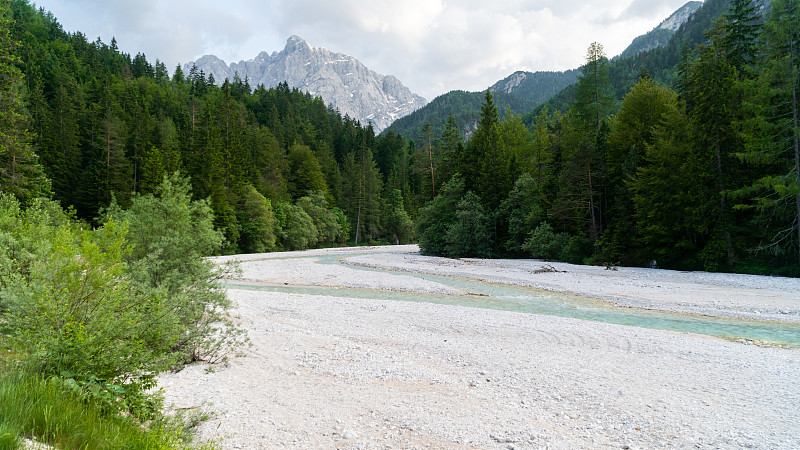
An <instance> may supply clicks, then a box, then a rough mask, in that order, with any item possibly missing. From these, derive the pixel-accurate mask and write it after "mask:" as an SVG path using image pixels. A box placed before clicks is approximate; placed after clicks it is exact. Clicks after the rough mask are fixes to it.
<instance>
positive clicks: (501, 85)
mask: <svg viewBox="0 0 800 450" xmlns="http://www.w3.org/2000/svg"><path fill="white" fill-rule="evenodd" d="M577 76H578V71H577V70H567V71H566V72H523V71H517V72H514V73H513V74H511V75H509V76H508V77H506V78H504V79H502V80H500V81H498V82H497V83H495V84H494V85H492V86H491V87H489V90H490V91H491V92H492V95H493V96H494V103H495V105H496V106H497V109H498V111H499V112H500V115H501V117H504V116H505V113H506V110H507V109H510V110H511V112H512V113H513V114H525V113H527V112H528V111H530V110H531V109H533V108H535V107H536V106H537V105H539V104H540V103H542V102H544V101H547V100H548V99H549V98H550V97H552V96H553V95H555V94H557V93H559V92H560V91H561V90H562V89H564V88H565V87H567V86H569V85H571V84H573V83H575V80H576V79H577ZM484 95H485V91H483V92H466V91H458V90H457V91H450V92H448V93H446V94H442V95H440V96H438V97H436V98H435V99H433V101H431V102H430V103H428V104H427V105H425V107H423V108H420V109H418V110H417V111H414V112H413V113H411V114H409V115H407V116H405V117H402V118H400V119H398V120H396V121H395V122H394V123H393V124H392V125H391V126H390V127H389V128H387V131H392V132H394V133H397V134H400V135H402V136H405V137H406V138H407V139H410V140H415V139H417V138H418V137H419V136H420V135H421V134H422V132H421V130H422V127H423V126H424V125H425V123H426V122H430V124H431V129H432V131H433V133H434V136H438V135H440V134H441V133H442V131H444V126H445V123H446V122H447V118H448V117H449V116H450V114H452V115H453V117H454V118H455V121H456V124H458V128H459V131H460V132H461V134H462V135H463V136H469V135H470V133H472V130H473V129H474V128H475V126H476V124H477V123H478V118H479V117H480V112H481V104H482V103H483V98H484Z"/></svg>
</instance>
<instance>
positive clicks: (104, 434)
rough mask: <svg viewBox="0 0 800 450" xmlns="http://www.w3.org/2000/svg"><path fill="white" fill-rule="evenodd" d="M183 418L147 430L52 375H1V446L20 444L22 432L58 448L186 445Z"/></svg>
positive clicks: (156, 449) (156, 448) (153, 448)
mask: <svg viewBox="0 0 800 450" xmlns="http://www.w3.org/2000/svg"><path fill="white" fill-rule="evenodd" d="M182 423H183V422H180V423H174V422H172V423H171V422H169V421H161V422H159V423H157V424H153V425H151V427H150V428H149V429H146V428H144V427H142V425H141V424H140V423H139V422H138V421H136V420H135V419H133V418H128V417H121V416H119V415H116V414H109V413H107V412H103V411H102V409H101V408H99V407H97V406H96V405H93V404H91V403H87V402H85V401H84V400H83V399H82V398H81V397H80V396H79V395H77V394H76V393H74V392H72V391H71V390H69V389H68V388H67V387H66V386H64V384H63V382H62V381H61V380H60V379H57V378H51V379H42V378H41V377H37V376H27V375H19V374H16V375H6V376H3V377H1V378H0V450H4V449H16V448H19V447H20V444H21V442H20V437H21V436H33V437H35V438H36V440H37V441H39V442H42V443H46V444H49V445H51V446H54V447H57V448H80V449H87V450H91V449H107V448H119V449H143V450H144V449H146V450H159V449H174V448H189V445H188V436H187V435H186V433H185V429H184V427H183V426H182Z"/></svg>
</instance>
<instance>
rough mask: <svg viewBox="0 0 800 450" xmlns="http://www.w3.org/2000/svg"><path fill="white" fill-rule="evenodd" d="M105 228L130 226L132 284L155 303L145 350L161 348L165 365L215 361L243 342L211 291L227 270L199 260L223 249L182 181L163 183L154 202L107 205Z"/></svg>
mask: <svg viewBox="0 0 800 450" xmlns="http://www.w3.org/2000/svg"><path fill="white" fill-rule="evenodd" d="M105 220H106V221H107V222H108V221H114V220H122V221H125V222H127V223H128V224H129V227H130V232H129V233H128V234H127V242H128V244H129V245H130V246H131V252H130V254H129V256H128V264H129V266H130V279H131V282H132V284H133V287H134V288H135V292H136V293H137V294H138V295H140V296H145V297H147V298H154V299H157V301H156V302H154V303H153V304H152V305H151V307H150V308H149V309H148V318H149V320H148V322H147V325H148V326H147V328H148V330H149V331H150V333H149V335H148V342H149V344H150V345H152V346H153V347H155V348H167V349H168V351H167V355H166V356H167V357H168V359H169V361H168V362H169V363H170V364H182V363H185V362H191V361H196V360H205V361H211V362H215V361H219V360H221V359H224V358H225V357H226V356H227V355H228V354H229V353H230V352H231V351H233V350H234V349H236V348H238V347H239V346H240V345H242V344H243V343H244V342H245V341H246V336H245V335H244V332H243V331H242V330H241V329H239V328H237V327H235V326H233V324H232V321H231V317H230V316H229V315H228V313H227V310H228V309H229V308H230V306H231V305H230V301H229V300H228V298H227V297H226V295H225V291H224V290H223V289H222V287H221V286H220V285H219V284H218V283H217V280H218V279H219V278H220V277H221V276H223V275H224V272H225V268H219V269H218V268H215V266H214V265H213V264H212V263H211V262H209V261H208V260H206V259H204V256H207V255H212V254H215V253H216V252H218V251H219V250H220V249H221V248H222V244H223V237H222V234H221V233H220V232H219V231H217V230H215V229H214V225H213V224H214V215H213V212H212V210H211V207H210V205H209V202H208V201H207V200H196V201H193V200H192V199H191V187H190V185H189V180H188V179H187V178H183V177H181V176H180V175H179V174H177V173H176V174H173V175H171V176H169V177H164V180H163V182H162V183H161V185H160V186H158V187H157V188H156V193H155V195H153V194H148V195H144V196H136V197H134V198H133V201H132V204H131V207H130V208H129V209H128V210H122V209H120V208H119V207H118V206H116V205H112V206H111V207H110V208H109V210H108V211H107V212H106V215H105Z"/></svg>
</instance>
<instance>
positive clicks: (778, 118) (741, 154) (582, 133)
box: [416, 0, 800, 276]
mask: <svg viewBox="0 0 800 450" xmlns="http://www.w3.org/2000/svg"><path fill="white" fill-rule="evenodd" d="M799 10H800V3H799V2H797V1H796V0H795V1H774V2H772V4H771V8H770V9H769V10H768V13H767V15H766V17H764V16H763V15H762V14H761V13H759V9H758V8H757V5H756V4H754V2H750V1H746V0H732V1H730V2H729V5H728V8H727V9H726V10H725V11H723V13H722V14H720V15H719V16H717V18H716V19H714V20H713V21H711V26H710V27H709V28H708V30H707V31H706V32H705V35H704V36H705V39H704V41H703V43H701V44H698V45H695V46H694V47H685V48H684V51H683V56H682V58H681V59H680V62H679V64H678V66H677V67H676V69H675V73H676V75H675V83H674V86H668V85H665V84H663V83H660V82H657V81H655V80H654V79H653V77H652V76H651V75H650V73H649V72H648V70H647V66H646V65H643V66H641V67H639V69H638V70H639V76H638V81H637V82H636V83H635V85H633V86H632V88H630V89H629V90H628V91H627V92H626V93H625V94H624V96H622V98H618V96H617V95H615V91H616V87H618V86H615V83H614V79H613V77H612V76H613V73H612V71H611V70H610V66H611V65H610V63H609V61H608V59H607V57H606V55H605V54H604V51H603V48H602V45H601V44H599V43H593V44H591V46H590V47H589V49H588V51H587V55H586V63H585V65H584V66H583V67H582V68H581V75H580V76H579V78H578V82H577V83H576V84H575V85H574V86H573V87H572V88H571V89H570V90H569V92H568V94H569V97H568V103H567V104H568V108H566V110H565V111H560V110H558V109H552V110H551V109H548V108H547V106H546V105H545V106H544V107H542V108H539V109H538V110H537V112H536V113H535V114H532V120H531V121H530V123H531V126H530V127H527V126H526V125H525V122H526V120H521V119H520V117H518V116H514V115H513V114H509V115H507V116H506V117H505V119H503V120H500V119H499V118H498V111H497V108H496V107H495V106H494V103H493V98H492V94H491V93H490V92H488V91H487V93H486V95H485V99H484V103H483V106H482V110H481V115H480V120H479V122H478V125H477V128H476V129H475V131H474V132H473V134H472V136H471V138H470V139H469V141H468V142H467V143H466V144H465V145H464V146H458V145H456V146H453V145H452V142H454V141H453V140H451V139H450V138H449V137H448V136H443V137H442V139H441V141H440V142H441V143H440V145H439V146H438V147H437V150H438V151H434V152H433V154H434V155H439V158H441V160H442V162H440V163H439V164H438V165H439V167H442V168H447V172H445V171H443V172H444V173H442V174H437V175H438V176H436V179H438V180H440V181H441V182H445V181H446V180H448V178H449V177H450V174H452V173H458V174H460V176H453V177H452V178H450V181H449V182H446V184H443V185H442V186H441V188H440V189H439V190H438V191H437V192H438V194H439V195H438V196H437V197H436V199H435V200H434V201H433V202H431V203H429V204H428V205H426V206H425V207H423V208H422V209H421V210H420V211H419V216H418V217H416V230H417V236H418V238H419V244H420V247H421V248H422V250H423V252H426V253H430V254H436V255H445V256H450V257H459V256H474V257H491V256H511V257H534V258H543V259H550V260H562V261H568V262H574V263H589V264H606V265H619V264H621V265H632V266H646V265H647V264H648V263H650V264H651V265H653V266H656V265H657V266H658V267H662V268H672V269H682V270H707V271H737V272H747V273H770V274H782V275H790V276H798V275H800V226H799V225H800V172H799V168H800V145H798V130H800V128H798V89H800V71H799V70H798V59H797V49H798V46H799V45H800V15H798V14H799V12H798V11H799ZM700 11H703V8H701V10H700ZM655 53H656V54H657V53H658V52H655ZM644 56H645V59H643V60H646V58H647V57H648V56H649V55H644ZM616 67H617V68H619V67H620V65H617V66H616ZM434 159H435V158H434Z"/></svg>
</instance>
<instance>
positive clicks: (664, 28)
mask: <svg viewBox="0 0 800 450" xmlns="http://www.w3.org/2000/svg"><path fill="white" fill-rule="evenodd" d="M701 6H703V2H696V1H693V2H688V3H686V4H685V5H683V6H681V7H680V8H678V10H677V11H675V12H674V13H672V15H671V16H669V17H668V18H666V19H665V20H664V21H663V22H661V23H660V24H659V25H658V26H657V27H655V28H653V29H652V30H651V31H650V32H648V33H647V34H645V35H642V36H639V37H637V38H635V39H634V40H633V42H631V45H629V46H628V48H626V49H625V50H624V51H623V52H622V53H620V54H619V56H616V57H615V58H614V59H619V58H627V57H631V56H636V55H637V54H639V53H641V52H646V51H648V50H652V49H654V48H657V47H662V46H664V45H667V43H669V41H670V39H672V36H673V35H675V32H676V31H678V29H680V27H681V25H683V24H684V23H686V21H687V20H689V16H691V15H692V14H694V12H695V11H697V10H698V9H699V8H700V7H701Z"/></svg>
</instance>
